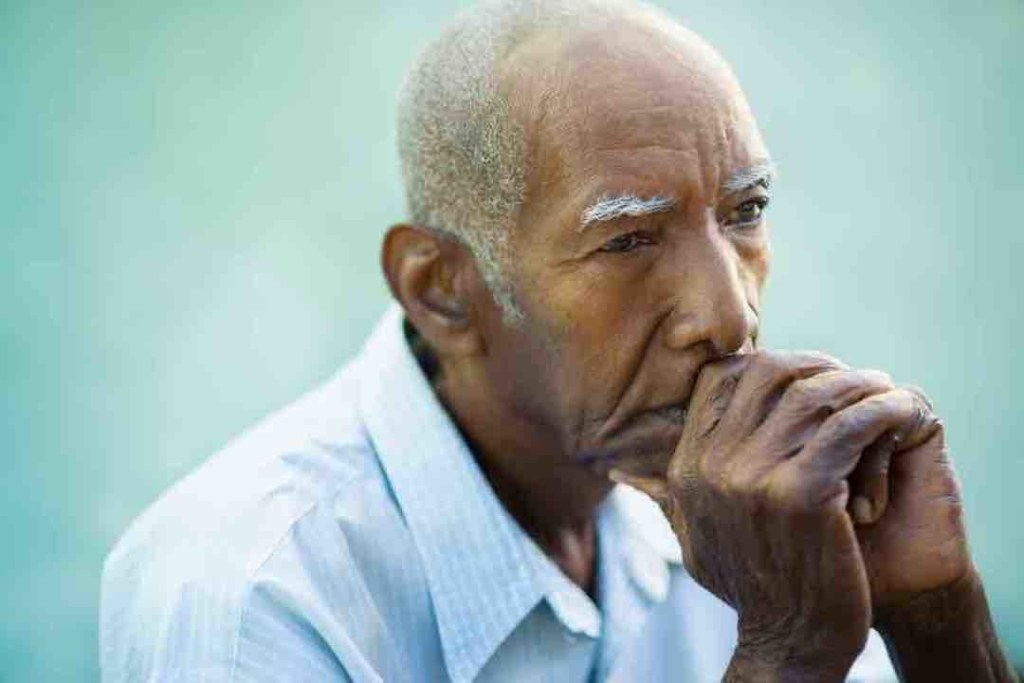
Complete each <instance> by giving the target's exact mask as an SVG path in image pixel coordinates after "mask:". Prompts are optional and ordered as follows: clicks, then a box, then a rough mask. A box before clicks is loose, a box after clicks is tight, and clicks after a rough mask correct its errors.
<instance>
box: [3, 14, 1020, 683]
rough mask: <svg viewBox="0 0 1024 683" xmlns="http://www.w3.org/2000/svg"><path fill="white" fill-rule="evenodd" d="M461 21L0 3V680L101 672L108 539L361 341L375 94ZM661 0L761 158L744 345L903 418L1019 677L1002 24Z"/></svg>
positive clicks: (372, 222)
mask: <svg viewBox="0 0 1024 683" xmlns="http://www.w3.org/2000/svg"><path fill="white" fill-rule="evenodd" d="M461 4H464V3H459V2H454V1H444V0H435V1H432V2H424V1H423V0H419V1H417V2H412V1H404V2H389V3H380V4H371V3H362V2H360V3H356V2H322V1H313V0H293V1H291V2H288V3H277V4H276V6H264V5H262V4H259V5H258V4H256V3H253V4H252V5H247V4H244V3H240V2H214V3H155V2H150V3H133V2H117V1H109V2H95V3H88V4H86V3H81V4H75V3H70V2H65V3H58V2H50V1H48V0H38V1H33V2H20V3H14V2H9V1H7V2H2V3H0V105H2V106H0V217H2V226H3V239H2V241H0V249H2V251H0V253H2V256H3V267H2V269H0V349H2V356H0V357H2V364H3V365H2V373H0V377H2V381H0V436H2V443H3V444H4V445H5V453H4V455H3V463H4V466H3V475H2V477H0V487H2V492H3V493H2V497H0V530H2V533H3V545H2V547H3V557H2V562H0V606H2V613H3V615H4V618H3V619H0V679H2V680H4V681H47V680H66V681H88V680H94V679H96V678H97V676H98V671H97V653H96V650H97V647H96V641H97V628H96V618H97V602H98V581H99V575H100V568H101V562H102V559H103V557H104V554H105V553H106V551H107V550H108V549H109V547H110V546H111V544H112V543H113V542H114V540H115V539H116V537H117V536H118V534H119V533H120V532H121V530H122V529H123V528H124V527H125V526H126V525H127V524H128V522H129V520H131V519H132V517H134V516H135V515H137V514H138V513H139V512H141V510H142V509H143V508H144V506H145V505H146V504H148V503H149V502H150V501H152V500H153V499H154V498H155V497H156V496H157V495H158V494H159V493H160V491H161V490H163V489H164V488H165V487H167V486H168V485H169V484H170V483H171V482H172V481H174V480H175V479H177V478H178V477H180V476H182V475H183V474H185V473H186V472H188V471H189V470H191V469H192V468H193V467H195V466H196V465H197V464H198V463H199V462H200V461H202V460H203V459H204V458H205V457H206V456H207V455H209V454H210V453H212V452H213V451H215V450H216V449H217V448H218V447H220V446H221V445H222V444H223V443H224V442H225V441H226V440H227V439H228V438H230V437H231V436H232V435H233V434H235V433H236V432H238V431H239V430H241V429H243V428H244V427H246V426H247V425H249V424H250V423H252V422H253V421H254V420H257V419H258V418H260V417H261V416H263V415H264V414H266V413H267V412H269V411H271V410H273V409H274V408H276V407H279V406H281V405H283V404H285V403H287V402H288V401H290V400H291V399H293V398H294V397H296V396H297V395H298V394H300V393H301V392H302V391H304V390H305V389H306V388H308V387H310V386H311V385H313V384H314V383H316V382H317V381H318V380H321V379H323V378H325V377H326V376H327V375H329V374H330V373H331V372H332V370H334V369H335V368H336V367H337V366H338V365H339V364H340V363H342V362H343V361H344V360H345V358H346V357H348V356H349V355H350V354H351V353H352V352H353V351H355V350H356V349H357V347H358V345H359V344H360V341H361V339H362V338H363V336H364V335H365V334H366V332H367V331H368V329H369V326H370V325H371V323H372V321H373V320H374V319H375V317H376V316H377V315H378V313H379V312H380V310H381V308H382V307H383V306H384V304H385V301H386V291H385V288H384V285H383V281H382V278H381V277H380V275H379V274H378V268H377V249H378V242H379V239H380V236H381V234H382V231H383V229H384V228H385V227H386V226H387V225H388V224H389V223H391V222H394V221H396V220H399V219H401V218H402V215H403V209H402V201H401V191H400V185H399V177H398V166H397V161H396V156H395V153H394V151H393V132H392V130H393V125H392V123H393V102H394V95H395V92H396V89H397V87H398V84H399V82H400V79H401V76H402V73H403V70H404V68H405V66H406V65H407V64H408V62H409V61H410V60H411V59H412V57H413V56H414V54H415V51H416V48H417V46H418V45H421V44H422V43H423V41H425V40H426V39H427V38H428V37H429V36H431V35H432V34H433V33H435V31H436V30H437V27H438V26H439V25H440V23H441V22H442V21H443V19H444V18H445V17H446V16H448V15H450V14H451V13H452V12H453V11H454V10H455V9H456V7H457V6H459V5H461ZM268 5H269V4H268ZM664 5H665V6H666V7H668V8H669V9H670V10H671V11H672V12H673V13H675V14H676V15H677V16H680V17H682V18H684V19H685V20H686V21H688V22H689V23H690V24H691V25H692V26H693V27H694V28H695V29H697V30H698V31H699V32H701V33H702V34H704V35H705V36H706V37H707V38H708V39H710V40H711V42H713V43H714V44H715V45H717V46H718V47H719V48H720V49H721V50H722V52H723V53H724V54H725V55H726V57H727V58H728V59H729V60H730V61H731V62H732V63H733V64H734V66H735V69H736V71H737V73H738V74H739V77H740V79H741V81H742V82H743V84H744V85H745V87H746V89H747V91H748V94H749V96H750V99H751V101H752V103H753V106H754V109H755V112H756V113H757V114H758V117H759V120H760V122H761V126H762V129H763V131H764V134H765V137H766V139H767V141H768V143H769V145H770V146H771V148H772V150H773V153H774V155H775V157H776V159H777V161H778V163H779V167H780V170H781V177H780V181H779V183H778V186H777V193H776V197H775V203H774V206H773V208H772V209H771V216H772V221H773V230H774V246H775V262H774V272H773V276H772V280H771V282H770V285H769V289H768V292H767V307H766V313H765V317H764V322H765V326H766V329H765V335H766V336H765V339H766V342H767V345H770V346H776V347H800V348H809V347H814V348H822V349H826V350H829V351H831V352H833V353H835V354H837V355H839V356H842V357H844V358H846V359H848V360H849V361H851V362H852V363H855V364H858V365H866V366H877V367H881V368H885V369H887V370H889V371H890V372H891V373H892V374H893V375H894V376H895V377H896V378H897V379H899V380H901V381H907V382H913V383H915V384H919V385H921V386H922V387H924V388H925V389H926V390H927V391H928V392H929V393H930V394H931V396H932V397H933V398H934V399H935V403H936V404H937V407H938V409H939V410H940V412H941V414H942V415H943V416H945V419H946V422H947V424H948V428H949V435H950V441H951V445H952V452H953V454H954V456H955V458H956V462H957V465H958V468H959V472H960V475H961V477H962V480H963V485H964V489H965V492H966V500H967V508H968V519H969V522H970V534H971V536H970V538H971V542H972V545H973V549H974V554H975V558H976V561H977V563H978V565H979V566H980V568H981V570H982V572H983V574H984V577H985V579H986V583H987V587H988V591H989V595H990V597H991V601H992V605H993V608H994V611H995V614H996V617H997V620H998V626H999V628H1000V631H1001V633H1002V636H1003V639H1004V643H1005V645H1006V647H1007V648H1008V649H1009V651H1010V652H1011V653H1012V655H1013V658H1014V661H1016V662H1017V663H1018V666H1019V665H1021V664H1024V591H1022V585H1024V580H1022V579H1024V572H1022V571H1021V569H1020V567H1021V566H1022V564H1024V505H1022V502H1021V501H1022V497H1024V496H1022V495H1021V493H1020V487H1021V481H1022V480H1024V449H1022V443H1024V414H1022V409H1021V406H1022V404H1024V389H1022V384H1024V382H1022V380H1024V360H1022V357H1021V354H1020V349H1019V344H1020V341H1019V340H1020V336H1021V333H1022V331H1024V314H1022V310H1024V306H1022V303H1021V284H1020V270H1021V268H1020V265H1019V261H1020V259H1021V253H1022V251H1024V232H1022V225H1024V215H1022V211H1024V191H1022V158H1024V154H1022V151H1024V150H1022V137H1021V133H1020V124H1021V122H1022V121H1024V94H1022V93H1024V78H1022V69H1024V59H1022V58H1024V48H1022V46H1024V41H1022V39H1021V35H1022V33H1024V31H1022V30H1024V4H1022V3H1021V2H1020V1H1019V0H987V1H985V2H980V1H979V2H949V1H945V0H942V1H936V0H912V1H911V0H904V1H901V2H899V3H893V2H888V1H887V0H870V1H866V2H857V3H848V2H843V3H839V2H829V3H821V2H810V1H807V2H798V1H791V2H787V3H784V6H785V10H781V9H779V6H780V3H772V2H767V1H766V0H746V1H745V2H740V1H739V0H720V1H719V2H715V3H696V2H684V1H679V2H672V3H664Z"/></svg>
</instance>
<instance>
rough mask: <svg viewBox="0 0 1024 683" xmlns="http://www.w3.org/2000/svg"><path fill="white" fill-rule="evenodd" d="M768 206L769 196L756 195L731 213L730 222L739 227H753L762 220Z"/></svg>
mask: <svg viewBox="0 0 1024 683" xmlns="http://www.w3.org/2000/svg"><path fill="white" fill-rule="evenodd" d="M767 207H768V198H767V197H754V198H753V199H748V200H747V201H745V202H743V203H742V204H740V205H739V206H737V207H736V208H735V209H733V210H732V211H731V212H730V213H729V218H728V221H727V222H728V224H729V225H732V226H738V227H741V228H742V227H751V226H753V225H755V224H757V222H758V221H760V220H761V216H762V215H763V214H764V210H765V209H766V208H767Z"/></svg>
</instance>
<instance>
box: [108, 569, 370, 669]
mask: <svg viewBox="0 0 1024 683" xmlns="http://www.w3.org/2000/svg"><path fill="white" fill-rule="evenodd" d="M146 565H147V563H146V562H145V560H144V558H143V560H142V561H139V559H138V558H127V557H119V558H116V559H113V560H108V562H107V565H106V566H105V568H104V574H103V582H102V589H101V606H100V666H101V672H102V680H103V682H104V683H122V682H125V683H127V682H129V681H130V682H132V683H136V682H139V681H147V682H149V683H165V682H166V683H171V682H174V683H177V682H179V681H182V682H184V681H188V683H202V682H205V681H210V682H214V681H215V682H216V683H224V682H226V681H238V682H245V683H263V682H268V683H269V682H270V681H342V682H347V681H350V680H352V679H351V677H350V676H349V675H348V673H347V672H346V670H345V668H344V667H343V666H342V664H341V663H340V662H339V661H338V660H337V658H336V657H335V656H334V654H333V652H332V650H331V649H330V648H329V647H328V646H327V644H326V642H325V641H324V639H323V638H322V637H320V635H319V634H318V633H317V631H316V630H315V629H314V628H313V626H312V625H311V624H310V623H308V622H307V621H305V620H304V619H303V618H302V617H301V616H300V615H301V611H299V610H288V609H281V608H280V607H281V606H280V605H277V604H274V603H270V602H268V601H265V600H262V599H261V598H260V591H259V590H256V589H254V588H253V586H252V585H250V584H249V583H248V582H246V581H237V580H233V579H231V578H230V577H211V576H204V577H201V578H193V579H190V580H188V581H183V582H174V581H171V580H169V578H168V577H169V575H170V574H172V573H173V572H172V570H171V569H170V568H168V567H155V566H153V565H152V564H149V566H146ZM271 607H272V608H273V609H270V608H271ZM371 680H372V679H371Z"/></svg>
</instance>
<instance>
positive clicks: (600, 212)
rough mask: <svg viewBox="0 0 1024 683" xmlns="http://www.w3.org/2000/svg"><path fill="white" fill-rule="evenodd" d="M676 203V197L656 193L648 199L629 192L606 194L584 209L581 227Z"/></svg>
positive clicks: (664, 209)
mask: <svg viewBox="0 0 1024 683" xmlns="http://www.w3.org/2000/svg"><path fill="white" fill-rule="evenodd" d="M675 205H676V200H675V198H674V197H664V196H662V195H655V196H654V197H649V198H647V199H645V198H643V197H638V196H637V195H635V194H633V193H631V192H628V193H626V194H620V195H614V196H611V195H606V196H603V197H601V198H600V199H598V200H597V201H596V202H594V203H593V204H591V205H590V206H588V207H587V208H586V209H584V211H583V213H582V214H581V215H580V229H584V228H586V227H588V226H589V225H591V224H593V223H601V222H604V221H614V220H616V219H619V218H639V217H641V216H649V215H650V214H652V213H661V212H662V211H668V210H670V209H671V208H672V207H674V206H675Z"/></svg>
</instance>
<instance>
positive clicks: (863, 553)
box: [382, 21, 1013, 681]
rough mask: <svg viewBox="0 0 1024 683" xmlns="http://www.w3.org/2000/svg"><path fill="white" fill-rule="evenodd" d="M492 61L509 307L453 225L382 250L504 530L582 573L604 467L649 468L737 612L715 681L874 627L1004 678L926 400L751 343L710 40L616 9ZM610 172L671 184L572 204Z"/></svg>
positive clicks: (855, 637)
mask: <svg viewBox="0 0 1024 683" xmlns="http://www.w3.org/2000/svg"><path fill="white" fill-rule="evenodd" d="M538 65H543V68H539V67H538ZM503 78H504V85H505V87H506V88H507V89H509V90H510V91H512V92H513V93H514V97H513V98H511V99H512V101H513V102H515V107H516V109H515V112H514V113H515V115H516V116H517V117H518V118H519V121H520V123H521V124H522V125H523V128H524V130H525V131H526V132H527V138H528V167H527V168H528V173H527V179H526V180H527V196H526V200H525V202H524V204H523V206H522V209H521V212H520V215H519V220H518V223H519V224H518V226H517V228H516V230H515V232H514V235H513V238H512V245H511V246H512V253H514V254H515V259H514V263H513V264H512V267H511V268H510V271H509V273H508V277H509V278H510V280H511V282H512V284H513V287H514V291H515V295H516V300H517V302H518V304H519V307H520V308H521V310H522V312H523V314H524V316H523V319H522V321H520V322H518V323H516V324H509V323H507V322H506V321H505V320H503V318H502V312H501V310H500V309H499V308H498V306H497V305H496V304H495V302H494V300H493V298H492V296H491V295H490V293H489V291H488V289H487V287H486V286H485V284H484V282H483V280H482V278H481V276H480V274H479V272H478V270H477V268H476V264H475V263H474V260H473V258H472V256H471V254H470V253H469V252H468V250H467V249H466V248H465V247H464V246H463V245H461V244H460V243H458V242H457V241H455V240H452V239H449V238H445V237H442V236H441V235H439V234H438V233H436V232H434V231H430V230H426V229H423V228H421V227H417V226H411V225H398V226H395V227H393V228H391V229H390V230H389V232H388V234H387V237H386V239H385V243H384V248H383V255H382V261H383V267H384V271H385V274H386V276H387V278H388V282H389V285H390V287H391V290H392V292H393V293H394V295H395V297H396V298H397V299H398V300H399V301H400V302H401V303H402V305H403V307H404V309H405V311H406V315H407V316H408V318H409V320H410V321H411V323H412V324H413V326H414V327H415V328H416V330H417V331H418V333H419V334H420V335H421V336H422V338H423V340H424V341H425V342H426V344H427V345H428V346H429V348H430V349H431V350H432V352H433V353H434V355H435V356H436V358H437V362H438V364H439V368H440V369H439V372H438V373H437V375H436V377H435V380H434V381H435V387H436V390H437V392H438V395H439V396H440V397H441V398H442V400H443V402H444V403H445V405H446V406H447V408H448V410H449V411H450V412H451V414H452V416H453V418H454V419H455V421H456V422H457V423H458V425H459V426H460V428H461V429H462V431H463V433H464V434H465V436H466V438H467V440H468V441H469V443H470V444H471V445H472V446H473V449H474V452H475V454H476V456H477V458H478V460H479V462H480V464H481V466H482V467H483V469H484V472H485V473H486V475H487V477H488V479H489V480H490V482H491V484H492V486H493V487H494V490H495V492H496V493H497V495H498V497H499V498H500V499H501V501H502V502H503V504H504V505H505V506H506V507H507V508H508V510H509V511H510V512H511V513H512V515H513V516H514V517H515V518H516V519H517V520H518V521H519V522H520V524H521V525H522V526H523V528H524V529H526V530H527V531H528V532H529V533H530V534H531V535H532V536H533V537H534V538H535V539H536V540H537V541H538V543H539V544H540V545H541V547H542V548H544V549H545V551H546V552H547V553H548V554H549V555H550V556H551V557H552V558H553V559H554V561H555V562H557V563H558V565H559V566H560V567H561V568H562V569H563V571H565V573H566V574H567V575H568V576H569V577H570V578H572V579H573V580H574V581H576V582H577V583H578V584H579V585H581V586H582V587H584V588H585V589H590V588H591V587H592V583H593V572H594V557H595V534H594V525H593V514H594V510H595V508H596V506H597V505H598V504H599V503H600V502H601V500H602V499H603V498H604V497H605V496H606V495H607V493H608V491H609V490H610V488H611V487H612V485H613V481H623V482H627V483H630V484H632V485H634V486H636V487H637V488H639V489H641V490H643V491H645V492H646V493H648V494H649V495H650V496H652V497H653V498H654V499H655V500H656V501H658V502H659V504H660V505H661V506H662V508H663V510H664V511H665V513H666V516H667V517H668V519H669V521H670V522H671V524H672V526H673V529H674V530H675V532H676V534H677V536H678V538H679V541H680V545H681V547H682V549H683V555H684V560H685V563H686V566H687V568H688V570H689V571H690V573H691V574H692V575H693V576H694V577H695V578H696V579H697V580H698V581H699V582H700V583H701V584H702V585H704V587H705V588H707V589H708V590H710V591H711V592H713V593H715V594H716V595H717V596H719V597H720V598H721V599H723V600H724V601H725V602H727V603H728V604H730V605H731V606H732V607H733V608H734V609H736V611H737V614H738V616H739V624H740V632H739V641H738V646H737V649H736V652H735V653H734V657H733V661H732V663H731V665H730V668H729V672H728V674H727V677H728V678H729V679H730V680H757V681H762V680H787V681H788V680H840V679H842V677H843V676H844V675H845V673H846V671H847V670H848V669H849V667H850V665H851V663H852V662H853V660H854V658H855V657H856V655H857V654H858V653H859V651H860V650H861V649H862V647H863V645H864V642H865V639H866V637H867V632H868V629H869V628H870V627H871V626H872V625H873V624H874V625H875V626H876V627H877V628H879V630H880V631H881V632H882V633H883V636H884V637H886V639H887V643H888V644H889V646H890V651H891V653H892V655H893V658H894V660H895V661H896V663H897V666H898V667H899V668H900V669H901V671H902V674H903V675H904V676H905V677H906V678H907V679H908V680H929V681H932V680H1013V674H1012V673H1011V672H1010V669H1009V667H1008V665H1007V663H1006V660H1005V658H1004V657H1003V655H1002V654H1001V652H1000V650H999V646H998V642H997V640H996V638H995V635H994V632H993V630H992V626H991V619H990V617H989V615H988V608H987V603H986V601H985V597H984V592H983V590H982V588H981V583H980V581H979V579H978V575H977V572H976V571H975V569H974V567H973V565H972V563H971V560H970V555H969V553H968V550H967V542H966V535H965V531H964V525H963V519H962V512H961V502H960V494H959V487H958V484H957V480H956V477H955V474H954V472H953V469H952V466H951V464H950V461H949V459H948V457H947V454H946V449H945V437H944V432H943V427H942V425H941V423H940V422H939V420H938V419H937V418H936V417H935V416H934V414H933V413H932V410H931V407H930V405H929V404H928V402H927V400H926V399H925V398H924V397H923V395H922V394H921V393H920V392H919V391H917V390H914V389H911V388H905V387H896V386H894V385H893V383H892V382H891V380H890V379H889V378H888V377H887V376H885V375H884V374H882V373H878V372H870V371H858V370H853V369H850V368H848V367H846V366H845V365H843V364H842V363H841V362H839V361H837V360H835V359H833V358H830V357H828V356H826V355H824V354H819V353H797V352H766V351H758V350H756V338H757V326H758V312H759V294H760V291H761V288H762V286H763V284H764V281H765V278H766V276H767V272H768V263H769V258H770V251H769V244H768V233H767V226H766V224H765V221H764V217H763V209H764V207H765V205H766V202H767V198H768V187H767V186H766V183H760V184H755V185H753V186H750V187H745V188H743V189H742V190H739V191H730V190H727V189H726V185H727V180H728V179H730V178H734V177H736V174H737V173H738V172H740V171H742V170H744V169H749V168H753V167H756V166H757V164H758V163H759V162H760V161H762V160H764V159H766V158H767V157H768V154H767V150H766V149H765V147H764V144H763V142H762V141H761V137H760V134H759V132H758V130H757V127H756V124H755V123H754V120H753V117H752V115H751V114H750V111H749V108H748V106H747V104H746V101H745V99H744V98H743V95H742V92H741V91H740V89H739V86H738V84H737V83H736V82H735V79H734V78H733V76H732V74H731V73H730V72H729V71H728V69H727V68H726V67H725V66H724V64H723V63H722V62H721V60H720V58H719V57H718V56H717V55H716V54H715V53H714V52H713V51H712V50H711V49H710V48H709V47H708V46H707V45H706V44H704V43H703V42H702V41H700V40H699V39H698V38H697V37H696V36H694V35H693V34H691V33H689V32H687V31H685V30H683V29H681V28H679V27H677V26H672V25H664V24H656V23H652V22H650V21H630V22H620V23H616V24H615V26H614V27H613V26H603V27H600V28H599V30H598V29H595V30H592V31H588V30H580V31H578V32H577V33H576V34H574V35H572V36H566V35H559V36H558V37H557V39H552V38H551V37H550V36H544V35H540V36H537V37H536V38H534V39H532V40H530V41H528V42H527V43H526V44H524V45H522V46H520V48H519V49H517V50H516V51H515V52H514V53H513V54H512V55H510V56H509V57H508V59H507V60H506V62H505V69H504V72H503ZM626 192H628V193H631V194H634V195H636V196H639V197H655V196H665V197H672V198H675V199H676V203H675V205H674V207H673V208H672V209H671V210H668V211H664V212H661V213H659V214H657V215H652V216H646V217H643V218H641V219H636V218H628V217H627V218H621V219H617V220H610V221H606V222H604V221H602V222H600V223H599V224H597V225H591V226H588V227H587V228H586V229H581V227H580V216H581V214H582V213H583V211H584V210H585V209H586V207H587V206H589V205H591V204H592V203H593V202H594V201H596V200H597V199H599V198H601V197H602V196H607V195H610V194H621V193H626ZM684 406H685V407H686V409H687V413H686V419H685V420H683V419H681V413H680V409H681V408H682V407H684Z"/></svg>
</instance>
